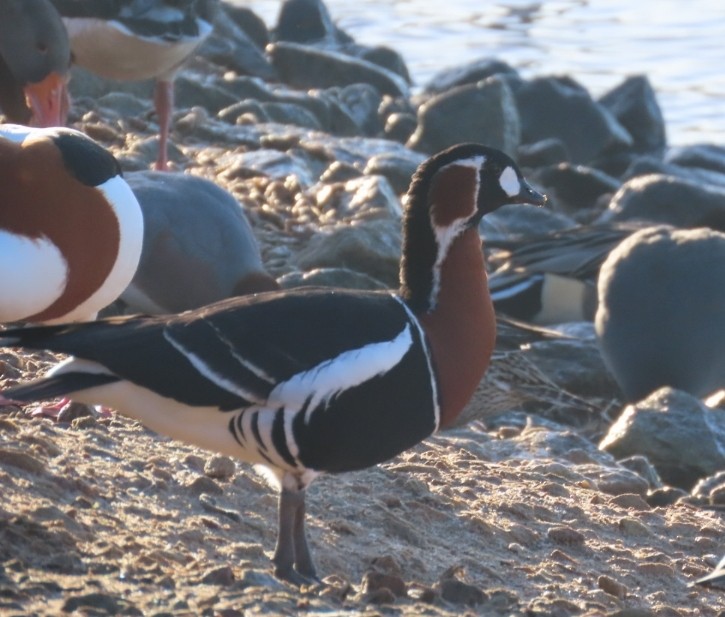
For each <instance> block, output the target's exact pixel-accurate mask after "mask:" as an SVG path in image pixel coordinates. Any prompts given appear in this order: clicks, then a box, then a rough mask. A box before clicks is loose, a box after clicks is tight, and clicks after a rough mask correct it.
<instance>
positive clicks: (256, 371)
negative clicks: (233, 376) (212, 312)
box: [207, 321, 275, 383]
mask: <svg viewBox="0 0 725 617" xmlns="http://www.w3.org/2000/svg"><path fill="white" fill-rule="evenodd" d="M207 323H208V324H209V326H210V327H211V329H212V330H214V332H215V333H216V335H217V337H218V338H219V340H220V341H222V342H223V343H224V344H225V345H226V346H227V347H229V351H230V353H231V354H232V356H233V357H234V359H235V360H236V361H237V362H239V364H241V365H242V366H243V367H244V368H245V369H247V370H248V371H249V372H250V373H252V375H254V376H255V377H258V378H259V379H261V380H263V381H266V382H267V383H275V379H274V377H272V376H271V375H270V374H269V373H267V372H266V371H265V370H264V369H262V368H260V367H258V366H257V365H256V364H252V363H251V362H250V361H249V360H247V359H246V358H243V357H242V356H240V355H239V354H238V353H237V351H236V349H235V347H234V344H233V343H232V342H231V341H230V340H229V339H228V338H227V337H226V336H224V334H223V333H222V331H221V330H219V328H217V327H216V326H215V325H214V324H213V323H211V322H210V321H207Z"/></svg>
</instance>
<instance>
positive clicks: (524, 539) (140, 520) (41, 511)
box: [0, 354, 725, 617]
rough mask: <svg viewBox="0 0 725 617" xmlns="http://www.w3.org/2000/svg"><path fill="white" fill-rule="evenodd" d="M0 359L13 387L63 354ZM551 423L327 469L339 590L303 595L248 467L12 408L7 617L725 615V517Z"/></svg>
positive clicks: (328, 555)
mask: <svg viewBox="0 0 725 617" xmlns="http://www.w3.org/2000/svg"><path fill="white" fill-rule="evenodd" d="M0 359H1V360H2V367H3V369H4V371H3V372H4V374H5V375H6V377H5V378H3V381H2V384H3V385H6V384H7V383H11V382H12V381H13V379H15V378H22V376H23V373H28V372H35V371H38V370H39V369H40V370H42V369H43V367H45V366H47V365H48V363H49V362H50V361H51V360H52V356H50V355H45V356H42V357H40V358H38V356H35V357H34V358H30V357H28V356H14V355H11V354H5V355H3V356H1V357H0ZM8 376H10V377H8ZM26 411H27V410H26ZM550 433H551V432H550V431H548V430H547V429H542V428H536V427H529V428H525V429H523V431H522V430H521V429H520V428H514V427H503V428H499V429H497V430H495V431H494V430H491V431H487V430H486V428H485V427H484V426H483V425H482V424H481V423H479V422H474V423H473V424H472V425H470V426H468V427H465V428H462V429H457V430H455V431H452V432H450V433H447V434H443V435H439V436H436V437H434V438H431V439H429V440H427V441H426V442H425V443H423V444H421V445H420V446H418V447H417V448H415V449H414V450H412V451H410V452H407V453H405V454H403V455H402V456H400V457H398V458H397V459H395V460H393V461H391V462H390V463H388V464H385V465H383V466H381V467H379V468H374V469H370V470H367V471H362V472H358V473H351V474H346V475H343V476H337V477H332V476H330V477H323V478H321V479H320V480H318V481H317V482H315V483H314V484H313V485H312V487H311V488H310V491H309V497H308V522H309V532H310V538H311V543H312V546H313V550H314V551H315V555H316V559H317V562H318V569H319V571H320V574H321V576H322V577H324V583H325V584H323V585H319V586H314V587H309V588H303V589H301V590H298V589H296V588H294V587H292V586H289V585H287V584H285V583H280V582H278V581H277V580H275V579H274V578H273V577H272V575H271V571H270V568H269V557H270V555H271V551H272V549H273V545H274V539H275V530H276V522H275V521H276V497H275V495H274V494H273V492H272V491H271V490H270V489H269V488H268V487H267V486H266V485H265V483H264V481H263V480H262V479H261V478H260V477H258V476H257V475H256V474H255V473H254V472H253V471H251V470H250V469H249V468H247V467H245V466H243V465H241V464H239V463H235V462H233V461H231V460H230V459H227V458H223V457H218V456H215V455H212V454H210V453H208V452H204V451H201V450H198V449H195V448H192V447H188V446H185V445H183V444H179V443H177V442H173V441H171V440H168V439H165V438H162V437H159V436H157V435H155V434H153V433H151V432H150V431H148V430H146V429H145V428H144V427H142V426H141V425H139V424H138V423H135V422H132V421H129V420H126V419H125V418H122V417H120V416H116V415H111V416H109V417H105V418H100V419H95V418H90V417H86V418H78V419H76V420H74V421H73V422H72V423H55V422H53V421H50V420H47V419H37V418H30V417H28V416H27V415H26V413H24V412H23V411H21V410H17V409H15V410H14V409H12V408H6V409H5V410H4V411H3V413H2V416H0V486H2V496H3V500H2V503H1V504H0V615H60V614H67V613H72V614H77V615H107V614H118V615H157V616H160V615H215V616H216V615H219V616H224V617H231V616H235V615H256V614H269V615H296V614H306V615H318V614H326V615H330V614H333V615H334V614H339V615H378V614H382V615H453V614H482V615H511V614H514V615H552V616H557V617H558V616H567V615H584V614H587V615H601V614H613V613H614V614H617V615H619V616H620V617H626V616H638V617H639V616H644V615H648V614H652V615H658V616H663V617H669V616H673V617H674V616H692V617H694V616H700V615H702V616H709V615H713V616H714V615H719V614H725V594H724V593H723V592H722V591H718V590H710V589H703V588H701V587H691V586H690V584H691V583H692V581H693V580H695V579H696V578H697V577H699V576H701V575H703V574H705V573H706V572H707V571H708V570H709V568H710V567H711V566H712V565H713V563H714V560H715V559H716V558H717V556H718V553H719V552H720V551H721V550H722V543H721V539H722V537H723V533H725V521H723V516H722V513H721V512H717V511H710V510H705V509H698V508H695V507H694V506H691V505H687V504H677V505H674V506H670V507H667V508H650V507H649V506H648V505H647V504H646V502H645V501H644V500H643V499H642V497H640V496H638V495H634V494H631V493H627V492H626V491H627V488H626V486H624V487H623V488H619V489H618V488H617V487H614V488H613V487H612V486H611V482H610V483H609V486H608V487H607V486H605V483H604V481H603V478H604V477H605V476H606V474H607V473H608V470H607V469H605V468H604V467H602V466H601V465H599V464H597V462H596V461H595V460H594V458H593V457H592V456H590V455H588V454H587V448H586V447H581V448H580V447H574V448H572V449H571V450H570V452H568V453H564V454H563V455H558V456H553V455H547V454H545V453H544V452H543V450H541V451H539V449H537V448H536V447H534V446H535V444H537V443H539V444H542V443H545V441H546V439H547V438H548V437H549V436H550ZM571 438H572V439H573V440H574V442H573V443H575V444H576V443H579V442H581V443H582V444H583V443H585V442H584V440H583V439H582V438H580V437H577V436H576V435H573V434H572V435H571ZM542 440H543V441H542ZM577 440H579V441H577ZM537 451H539V453H538V454H537ZM621 492H623V494H616V493H621Z"/></svg>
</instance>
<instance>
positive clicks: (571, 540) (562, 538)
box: [546, 525, 586, 546]
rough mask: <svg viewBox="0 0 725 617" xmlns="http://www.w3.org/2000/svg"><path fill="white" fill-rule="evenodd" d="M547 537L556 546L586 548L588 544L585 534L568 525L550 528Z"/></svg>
mask: <svg viewBox="0 0 725 617" xmlns="http://www.w3.org/2000/svg"><path fill="white" fill-rule="evenodd" d="M546 537H547V538H548V539H549V540H551V541H552V542H554V543H555V544H564V545H567V546H584V544H585V542H586V539H585V538H584V534H582V533H581V532H580V531H577V530H576V529H574V528H573V527H569V526H568V525H561V526H558V527H550V528H549V530H548V531H547V532H546Z"/></svg>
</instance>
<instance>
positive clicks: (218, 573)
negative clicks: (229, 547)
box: [199, 566, 234, 587]
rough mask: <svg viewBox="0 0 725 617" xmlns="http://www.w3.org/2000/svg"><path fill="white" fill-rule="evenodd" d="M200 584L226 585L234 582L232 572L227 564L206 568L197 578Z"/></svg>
mask: <svg viewBox="0 0 725 617" xmlns="http://www.w3.org/2000/svg"><path fill="white" fill-rule="evenodd" d="M199 582H200V583H201V584H202V585H220V586H222V587H228V586H229V585H231V584H232V583H234V572H233V571H232V569H231V568H230V567H229V566H219V567H216V568H212V569H210V570H207V571H206V572H205V573H204V574H203V575H202V577H201V579H200V580H199Z"/></svg>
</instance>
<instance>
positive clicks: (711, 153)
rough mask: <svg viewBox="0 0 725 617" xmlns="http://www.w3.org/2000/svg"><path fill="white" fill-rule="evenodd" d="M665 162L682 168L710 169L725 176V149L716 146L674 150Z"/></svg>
mask: <svg viewBox="0 0 725 617" xmlns="http://www.w3.org/2000/svg"><path fill="white" fill-rule="evenodd" d="M665 160H666V161H667V162H668V163H673V164H675V165H681V166H682V167H695V168H699V169H709V170H711V171H716V172H718V173H721V174H725V147H723V146H716V145H714V144H695V145H692V146H683V147H680V148H672V149H670V150H669V152H668V153H667V156H666V157H665Z"/></svg>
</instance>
